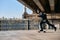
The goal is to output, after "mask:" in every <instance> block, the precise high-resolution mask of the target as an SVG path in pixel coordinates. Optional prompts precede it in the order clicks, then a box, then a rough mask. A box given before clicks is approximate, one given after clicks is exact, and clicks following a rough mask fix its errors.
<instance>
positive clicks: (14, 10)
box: [0, 0, 32, 18]
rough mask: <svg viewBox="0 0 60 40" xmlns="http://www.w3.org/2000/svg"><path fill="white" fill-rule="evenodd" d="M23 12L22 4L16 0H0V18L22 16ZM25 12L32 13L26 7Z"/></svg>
mask: <svg viewBox="0 0 60 40" xmlns="http://www.w3.org/2000/svg"><path fill="white" fill-rule="evenodd" d="M23 13H24V5H23V4H21V3H20V2H18V1H17V0H0V18H2V17H5V18H13V17H15V18H22V14H23ZM27 13H28V14H32V11H31V10H30V9H29V8H27Z"/></svg>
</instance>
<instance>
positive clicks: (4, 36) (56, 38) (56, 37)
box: [0, 30, 60, 40]
mask: <svg viewBox="0 0 60 40" xmlns="http://www.w3.org/2000/svg"><path fill="white" fill-rule="evenodd" d="M37 31H38V30H15V31H0V40H60V30H57V31H56V32H55V31H53V30H48V31H47V32H46V33H43V32H40V33H38V32H37Z"/></svg>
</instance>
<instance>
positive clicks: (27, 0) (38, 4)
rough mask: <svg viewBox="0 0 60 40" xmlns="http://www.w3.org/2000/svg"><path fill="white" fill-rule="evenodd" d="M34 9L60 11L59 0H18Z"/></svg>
mask: <svg viewBox="0 0 60 40" xmlns="http://www.w3.org/2000/svg"><path fill="white" fill-rule="evenodd" d="M18 1H19V2H21V3H22V4H24V5H26V6H27V7H28V8H30V9H32V10H34V11H37V10H39V11H44V12H46V13H51V12H54V13H60V0H18Z"/></svg>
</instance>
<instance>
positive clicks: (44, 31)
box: [38, 31, 46, 33]
mask: <svg viewBox="0 0 60 40" xmlns="http://www.w3.org/2000/svg"><path fill="white" fill-rule="evenodd" d="M40 32H43V33H46V31H38V33H40Z"/></svg>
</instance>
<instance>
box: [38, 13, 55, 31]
mask: <svg viewBox="0 0 60 40" xmlns="http://www.w3.org/2000/svg"><path fill="white" fill-rule="evenodd" d="M38 17H41V22H40V27H41V30H40V31H43V24H44V23H47V24H48V25H49V26H50V27H52V28H53V29H54V30H55V31H56V27H55V26H54V25H53V24H51V23H49V21H48V19H47V15H46V14H45V13H44V12H40V13H39V15H38Z"/></svg>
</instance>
